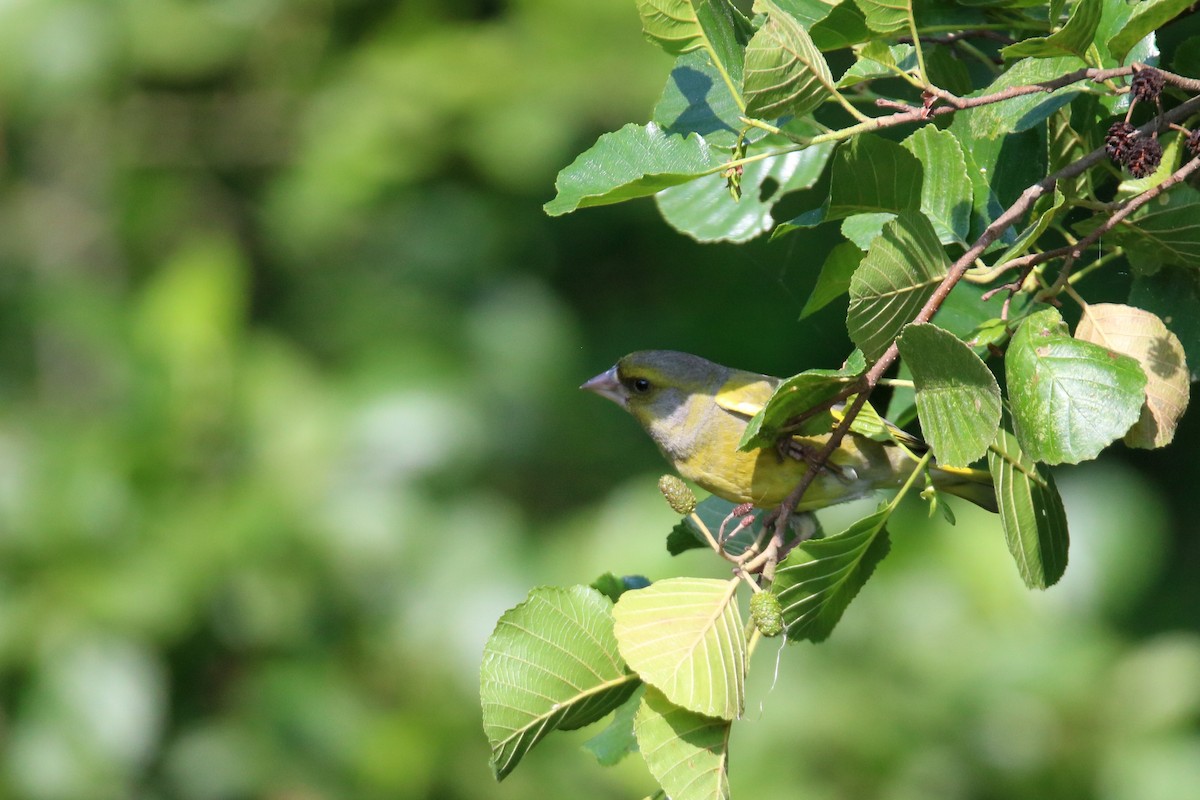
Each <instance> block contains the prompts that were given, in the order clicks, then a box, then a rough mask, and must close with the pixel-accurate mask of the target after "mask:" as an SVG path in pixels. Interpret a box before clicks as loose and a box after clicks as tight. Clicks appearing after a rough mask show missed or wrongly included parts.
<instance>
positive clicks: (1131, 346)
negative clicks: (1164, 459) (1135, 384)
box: [1075, 303, 1191, 450]
mask: <svg viewBox="0 0 1200 800" xmlns="http://www.w3.org/2000/svg"><path fill="white" fill-rule="evenodd" d="M1075 338H1077V339H1082V340H1083V341H1085V342H1095V343H1096V344H1098V345H1100V346H1101V347H1107V348H1108V349H1109V350H1113V351H1115V352H1117V353H1124V354H1125V355H1127V356H1130V357H1132V358H1135V359H1137V361H1138V363H1139V364H1141V365H1142V371H1143V372H1145V373H1146V401H1145V403H1144V404H1143V405H1142V412H1141V416H1140V417H1139V418H1138V421H1137V423H1136V424H1135V425H1134V426H1133V427H1132V428H1130V429H1129V432H1128V433H1127V434H1125V444H1127V445H1129V446H1130V447H1140V448H1144V449H1147V450H1149V449H1153V448H1156V447H1165V446H1166V445H1168V444H1170V443H1171V440H1172V439H1174V438H1175V427H1176V425H1177V424H1178V423H1179V418H1180V417H1182V416H1183V412H1184V411H1185V410H1187V405H1188V397H1189V394H1190V392H1191V380H1190V379H1189V376H1188V369H1187V361H1186V359H1185V357H1184V353H1183V345H1182V344H1180V343H1179V337H1177V336H1176V335H1175V334H1173V333H1171V332H1170V331H1169V330H1167V326H1166V325H1164V324H1163V321H1162V320H1161V319H1159V318H1158V317H1157V316H1155V315H1154V314H1152V313H1150V312H1149V311H1145V310H1143V309H1140V308H1133V307H1132V306H1124V305H1119V304H1116V303H1093V304H1091V305H1087V306H1084V309H1083V316H1082V317H1080V320H1079V325H1078V326H1077V327H1076V329H1075Z"/></svg>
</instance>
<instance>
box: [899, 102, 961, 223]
mask: <svg viewBox="0 0 1200 800" xmlns="http://www.w3.org/2000/svg"><path fill="white" fill-rule="evenodd" d="M900 144H901V146H903V147H904V148H905V149H906V150H908V151H909V152H910V153H912V154H913V155H914V156H916V157H917V160H918V161H920V162H921V169H922V172H923V173H924V178H923V180H922V182H921V211H922V212H924V214H925V216H927V217H929V221H930V222H932V223H933V229H934V230H935V231H937V234H938V239H939V240H940V241H941V242H942V244H962V245H965V244H966V240H967V236H969V235H970V233H971V204H972V187H971V178H970V176H968V175H967V162H966V157H965V156H964V155H963V150H962V147H961V146H960V145H959V143H958V139H957V138H955V136H954V134H952V133H950V132H949V131H942V130H938V129H937V128H935V127H933V126H932V125H926V126H925V127H923V128H918V129H917V130H916V132H914V133H913V134H912V135H910V136H909V137H908V138H907V139H905V140H904V141H903V142H901V143H900Z"/></svg>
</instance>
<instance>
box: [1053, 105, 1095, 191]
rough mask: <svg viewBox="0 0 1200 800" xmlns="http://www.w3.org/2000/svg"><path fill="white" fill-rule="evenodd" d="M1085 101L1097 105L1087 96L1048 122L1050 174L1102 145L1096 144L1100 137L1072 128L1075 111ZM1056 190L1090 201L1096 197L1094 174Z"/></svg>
mask: <svg viewBox="0 0 1200 800" xmlns="http://www.w3.org/2000/svg"><path fill="white" fill-rule="evenodd" d="M1085 100H1086V101H1089V102H1090V103H1091V104H1092V106H1095V105H1097V103H1096V101H1095V98H1094V97H1091V96H1087V95H1084V96H1081V97H1079V98H1077V99H1076V100H1074V101H1072V103H1071V105H1070V106H1068V107H1067V108H1063V109H1059V110H1058V111H1056V112H1055V113H1054V114H1052V115H1051V116H1050V119H1048V120H1047V124H1046V133H1047V136H1046V166H1047V169H1048V170H1049V171H1050V172H1058V171H1059V170H1060V169H1062V168H1063V167H1065V166H1067V165H1068V164H1070V163H1071V162H1073V161H1077V160H1078V159H1080V158H1082V157H1083V156H1085V155H1087V154H1088V153H1090V152H1091V151H1092V150H1094V149H1095V145H1096V144H1098V142H1097V141H1094V140H1095V139H1096V138H1097V137H1095V136H1094V135H1085V134H1083V133H1080V132H1079V131H1077V130H1075V128H1074V127H1073V126H1072V124H1071V109H1072V108H1074V107H1076V106H1077V105H1079V104H1080V102H1081V101H1085ZM1089 133H1091V132H1089ZM1054 188H1055V192H1056V193H1062V194H1063V195H1065V196H1068V197H1087V196H1088V195H1090V194H1091V193H1092V171H1091V170H1086V171H1084V172H1083V173H1081V174H1079V175H1076V176H1075V177H1074V178H1069V179H1066V180H1060V181H1058V182H1057V183H1056V184H1055V187H1054ZM1043 197H1044V195H1043Z"/></svg>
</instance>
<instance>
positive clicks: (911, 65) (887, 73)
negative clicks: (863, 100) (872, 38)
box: [837, 42, 917, 88]
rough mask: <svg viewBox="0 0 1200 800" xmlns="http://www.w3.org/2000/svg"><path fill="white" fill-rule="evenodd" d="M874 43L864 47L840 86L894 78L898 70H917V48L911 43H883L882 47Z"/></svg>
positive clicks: (839, 83)
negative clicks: (876, 46)
mask: <svg viewBox="0 0 1200 800" xmlns="http://www.w3.org/2000/svg"><path fill="white" fill-rule="evenodd" d="M874 44H875V43H874V42H872V44H871V45H868V46H867V47H864V48H863V50H862V52H861V53H859V56H858V60H857V61H855V62H854V63H853V64H851V65H850V68H849V69H847V70H846V71H845V72H844V73H842V77H841V78H839V79H838V83H837V85H838V86H839V87H842V88H844V87H847V86H854V85H855V84H857V83H863V82H865V81H869V80H874V79H876V78H894V77H896V73H897V72H898V71H899V72H904V73H908V74H911V73H913V72H914V71H915V70H916V68H917V50H916V48H915V47H913V46H912V45H911V44H898V45H892V46H891V47H887V46H886V45H882V43H881V47H880V48H873V47H872V45H874Z"/></svg>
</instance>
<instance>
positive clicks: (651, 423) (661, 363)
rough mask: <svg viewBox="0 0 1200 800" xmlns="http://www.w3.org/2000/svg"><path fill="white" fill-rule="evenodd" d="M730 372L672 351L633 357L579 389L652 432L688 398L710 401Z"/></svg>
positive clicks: (682, 410) (625, 358) (708, 362)
mask: <svg viewBox="0 0 1200 800" xmlns="http://www.w3.org/2000/svg"><path fill="white" fill-rule="evenodd" d="M728 372H729V370H728V368H726V367H722V366H720V365H719V364H714V363H713V362H711V361H707V360H705V359H703V358H700V357H699V356H693V355H690V354H688V353H678V352H675V351H672V350H641V351H638V352H636V353H630V354H629V355H627V356H625V357H624V358H622V359H621V360H620V361H618V362H617V363H616V364H614V365H613V366H612V367H611V368H610V369H609V370H608V371H606V372H602V373H600V374H599V375H597V376H596V377H594V378H592V379H591V380H590V381H588V382H587V383H585V384H583V385H582V386H580V387H579V388H581V389H586V390H587V391H589V392H595V393H596V394H598V395H600V396H601V397H607V398H608V399H609V400H612V401H613V402H614V403H616V404H617V405H619V406H621V407H622V408H624V409H625V410H626V411H628V412H629V413H630V414H633V416H634V417H635V418H637V420H638V422H640V423H642V425H643V426H644V427H645V428H646V429H647V430H651V431H652V432H653V429H654V428H655V427H656V424H661V423H663V422H664V421H665V420H668V419H672V418H677V417H678V415H679V414H681V413H683V412H684V409H685V408H686V406H687V403H688V400H689V398H691V397H693V396H696V395H702V396H706V397H709V398H711V397H712V396H713V394H714V393H715V392H716V390H717V389H719V388H720V386H721V385H722V384H723V383H724V382H725V378H726V376H727V374H728Z"/></svg>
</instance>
